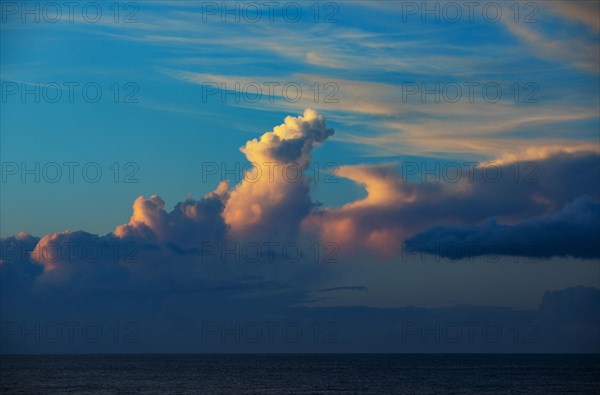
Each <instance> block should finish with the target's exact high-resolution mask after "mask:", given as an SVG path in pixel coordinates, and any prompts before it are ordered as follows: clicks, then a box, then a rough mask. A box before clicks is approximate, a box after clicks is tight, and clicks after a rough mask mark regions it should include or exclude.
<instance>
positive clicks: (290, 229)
mask: <svg viewBox="0 0 600 395" xmlns="http://www.w3.org/2000/svg"><path fill="white" fill-rule="evenodd" d="M333 133H334V131H333V129H330V128H327V126H326V124H325V118H324V117H323V116H322V115H320V114H318V113H317V112H316V111H314V110H310V109H307V110H306V111H304V114H303V115H301V116H298V117H291V116H288V117H286V118H285V122H284V123H283V124H281V125H279V126H276V127H275V128H273V130H272V131H270V132H267V133H265V134H263V135H262V136H261V137H260V138H259V139H253V140H251V141H248V143H246V145H245V146H244V147H243V148H242V149H241V151H242V152H243V153H244V154H245V155H246V158H247V159H248V161H250V162H251V163H252V164H253V167H252V168H251V169H250V170H248V172H247V173H246V175H245V177H244V179H243V181H242V182H241V183H240V184H239V185H238V186H236V187H235V189H233V190H232V191H231V193H230V197H229V200H228V202H227V205H226V206H225V210H224V218H225V221H226V223H227V224H228V225H229V226H230V227H231V235H232V236H234V237H238V238H240V237H241V238H249V237H251V238H254V239H257V238H258V239H261V238H265V237H266V238H269V239H272V238H273V237H274V236H276V235H282V236H284V237H290V236H294V235H295V234H296V232H297V231H298V228H299V224H300V222H301V221H302V219H303V218H304V217H306V216H307V215H308V214H309V212H310V210H311V208H312V207H313V203H312V201H311V199H310V188H309V184H310V180H309V178H308V177H307V176H306V171H305V170H306V169H307V168H308V166H309V165H310V160H311V151H312V149H313V148H314V147H315V146H316V145H318V144H320V143H322V142H324V141H325V140H326V139H327V138H328V137H330V136H331V135H333Z"/></svg>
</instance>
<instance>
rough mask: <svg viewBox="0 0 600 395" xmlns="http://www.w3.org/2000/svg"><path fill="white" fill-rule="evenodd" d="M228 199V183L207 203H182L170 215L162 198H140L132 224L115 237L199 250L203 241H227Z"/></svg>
mask: <svg viewBox="0 0 600 395" xmlns="http://www.w3.org/2000/svg"><path fill="white" fill-rule="evenodd" d="M228 197H229V192H228V183H227V182H226V181H224V182H222V183H221V184H220V185H219V186H218V187H217V189H216V190H215V191H214V192H211V193H209V194H207V195H206V196H205V197H204V198H203V199H201V200H199V201H196V200H194V199H188V200H186V201H184V202H180V203H178V204H177V205H176V206H175V208H174V209H173V211H171V212H170V213H167V212H166V211H165V209H164V206H165V203H164V201H163V200H162V199H161V198H160V196H158V195H153V196H151V197H150V198H149V199H146V198H144V197H143V196H140V197H138V198H137V199H136V200H135V202H134V203H133V214H132V216H131V219H130V220H129V223H127V224H125V225H120V226H118V227H117V228H116V229H115V231H114V234H115V235H116V236H117V237H120V238H127V237H137V238H142V239H146V240H150V241H154V242H161V243H173V244H174V245H178V246H180V247H182V248H190V247H197V246H198V245H199V244H200V243H201V242H203V241H204V242H211V241H218V240H223V239H224V237H225V234H226V232H227V225H226V224H225V222H224V220H223V217H222V212H223V209H224V207H225V202H226V201H227V199H228Z"/></svg>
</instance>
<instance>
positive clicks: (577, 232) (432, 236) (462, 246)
mask: <svg viewBox="0 0 600 395" xmlns="http://www.w3.org/2000/svg"><path fill="white" fill-rule="evenodd" d="M405 246H406V248H407V249H409V250H414V251H421V252H428V253H431V254H437V255H440V256H443V257H446V258H450V259H461V258H464V257H472V256H480V255H487V254H489V255H519V256H533V257H542V258H550V257H553V256H562V257H565V256H570V257H575V258H585V259H592V258H599V257H600V203H598V202H597V201H594V200H592V199H591V198H590V197H589V196H581V197H579V198H577V199H575V200H573V201H572V202H571V203H568V204H567V205H566V206H565V207H564V208H563V209H562V210H559V211H556V212H554V213H552V214H549V215H545V216H540V217H536V218H532V219H528V220H525V221H521V222H518V223H516V224H511V225H506V224H500V223H498V221H497V220H495V219H494V218H490V219H488V220H487V221H485V223H484V224H482V225H478V226H466V227H435V228H433V229H430V230H428V231H426V232H423V233H420V234H418V235H416V236H414V237H412V238H410V239H408V240H407V241H406V244H405Z"/></svg>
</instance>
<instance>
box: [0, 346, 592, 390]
mask: <svg viewBox="0 0 600 395" xmlns="http://www.w3.org/2000/svg"><path fill="white" fill-rule="evenodd" d="M0 372H1V377H0V378H1V384H0V393H3V394H4V393H23V394H36V393H115V392H120V393H130V392H137V393H147V394H153V393H215V394H227V393H233V394H243V393H253V394H414V393H474V394H486V393H505V394H508V393H527V394H534V393H540V394H542V393H543V394H548V393H565V392H568V393H581V394H594V393H600V355H562V354H212V355H206V354H195V355H169V354H160V355H43V356H2V357H1V360H0Z"/></svg>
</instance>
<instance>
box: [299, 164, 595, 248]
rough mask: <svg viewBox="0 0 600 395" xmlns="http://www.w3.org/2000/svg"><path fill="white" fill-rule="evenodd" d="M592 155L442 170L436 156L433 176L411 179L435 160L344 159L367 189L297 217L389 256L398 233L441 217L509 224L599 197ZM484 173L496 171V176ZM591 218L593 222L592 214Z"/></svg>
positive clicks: (450, 221) (350, 244) (349, 174)
mask: <svg viewBox="0 0 600 395" xmlns="http://www.w3.org/2000/svg"><path fill="white" fill-rule="evenodd" d="M598 159H599V156H598V155H597V154H594V153H577V154H565V153H560V154H556V155H551V156H549V157H547V158H545V159H543V160H538V161H535V162H533V161H532V162H525V163H519V162H517V163H506V164H502V165H500V164H493V163H492V164H482V165H478V166H475V167H472V168H470V170H469V171H464V170H463V171H461V173H455V174H454V175H450V174H451V173H448V175H446V176H443V174H444V173H443V171H442V169H443V166H442V164H439V163H438V168H437V170H434V171H433V173H434V174H435V175H436V176H437V178H438V179H437V180H435V179H434V180H430V181H425V182H411V181H409V180H408V178H407V174H409V171H408V170H409V169H410V170H414V169H415V167H414V166H417V168H419V166H421V165H423V167H420V169H421V170H419V171H418V172H417V173H415V174H418V175H423V173H424V172H425V171H427V169H435V167H434V166H435V165H436V164H435V162H434V164H431V163H428V164H425V163H423V164H421V163H419V162H416V163H415V162H409V163H408V164H410V165H411V166H410V167H409V166H408V164H406V163H404V164H402V165H400V167H401V168H402V174H398V169H397V166H392V165H369V166H366V165H365V166H346V167H342V168H340V172H339V175H340V176H342V177H345V178H348V179H350V180H352V181H354V182H356V183H357V184H360V185H363V186H364V187H365V189H366V192H367V196H366V197H365V198H364V199H361V200H358V201H355V202H350V203H347V204H346V205H344V206H342V207H341V208H322V209H317V210H315V211H313V213H312V214H311V215H310V216H309V217H307V218H306V219H305V220H304V221H303V224H302V225H303V228H304V229H305V231H307V232H317V233H319V234H320V235H321V239H322V240H324V241H325V240H327V241H333V242H335V243H337V244H338V245H339V246H340V250H341V251H343V252H344V253H346V254H348V255H350V256H351V255H352V254H357V253H359V252H364V251H372V252H376V253H380V254H382V255H383V256H387V257H391V256H394V255H396V254H399V253H400V252H401V250H402V248H403V243H404V240H407V239H409V238H410V237H412V236H413V235H415V234H418V233H420V232H425V231H426V230H428V229H430V228H432V227H435V226H441V225H442V224H445V225H446V226H464V225H473V226H477V225H480V224H481V223H483V222H484V221H485V220H486V219H488V218H490V217H495V218H496V219H497V221H499V222H500V223H503V224H514V223H517V222H520V221H523V220H526V219H530V218H534V217H537V216H541V215H549V214H551V213H553V212H555V211H556V210H559V209H561V208H562V207H563V206H565V205H566V204H567V203H569V202H571V201H573V200H574V199H576V198H577V197H579V196H581V195H584V194H585V195H588V196H589V197H590V198H591V199H593V200H594V201H598V200H599V199H600V191H599V188H598V185H597V184H595V183H590V182H589V180H596V179H598V178H600V167H599V162H598ZM452 164H453V166H457V165H458V166H459V167H460V166H463V169H464V165H461V164H458V163H455V162H453V163H452ZM444 165H445V164H444ZM517 168H519V169H520V171H521V170H526V173H528V174H529V175H533V173H535V175H534V176H533V177H527V176H526V177H523V176H524V175H525V173H519V176H518V177H517V178H515V175H517V173H515V169H517ZM423 169H425V170H423ZM527 169H528V170H527ZM410 174H412V172H411V173H410ZM457 174H460V175H461V176H460V178H458V177H457ZM490 174H496V175H494V176H493V177H494V179H490V178H489V177H490ZM452 179H456V180H455V181H454V182H452ZM578 207H579V206H578ZM557 215H559V214H557ZM577 219H578V217H576V216H573V217H567V218H565V220H577ZM590 221H591V222H590V223H589V225H590V226H591V225H593V222H594V219H593V218H590ZM595 221H596V222H598V219H597V218H596V219H595ZM573 226H578V223H577V222H575V223H573Z"/></svg>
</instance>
